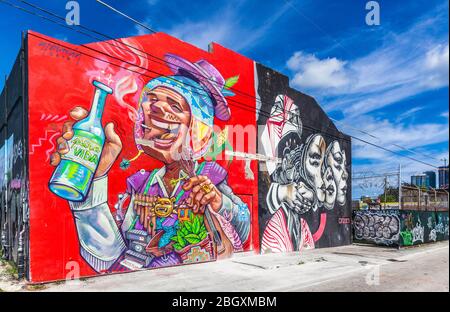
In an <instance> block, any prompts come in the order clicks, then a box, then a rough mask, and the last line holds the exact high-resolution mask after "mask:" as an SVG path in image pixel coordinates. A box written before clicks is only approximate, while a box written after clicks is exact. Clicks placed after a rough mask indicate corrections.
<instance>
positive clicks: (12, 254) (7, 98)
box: [0, 41, 28, 277]
mask: <svg viewBox="0 0 450 312" xmlns="http://www.w3.org/2000/svg"><path fill="white" fill-rule="evenodd" d="M23 42H25V41H23ZM26 75H27V64H26V48H25V46H22V49H21V50H20V52H19V55H18V56H17V59H16V61H15V63H14V66H13V68H12V70H11V73H10V75H9V77H8V78H7V80H6V81H5V86H4V89H3V91H2V93H1V99H0V104H1V106H0V116H1V121H0V153H1V154H0V162H1V165H0V175H1V179H0V181H1V183H0V184H1V185H0V186H1V202H0V233H1V248H2V253H3V258H5V259H8V260H11V261H14V262H15V263H16V264H17V265H18V271H19V277H24V275H25V274H27V272H28V264H27V258H28V206H27V203H28V182H27V175H28V165H27V164H28V159H27V156H26V155H27V152H26V148H27V146H28V138H27V133H28V125H27V122H28V118H27V116H28V112H27V78H26Z"/></svg>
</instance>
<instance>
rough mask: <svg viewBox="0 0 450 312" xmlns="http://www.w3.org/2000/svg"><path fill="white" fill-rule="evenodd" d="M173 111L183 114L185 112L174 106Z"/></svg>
mask: <svg viewBox="0 0 450 312" xmlns="http://www.w3.org/2000/svg"><path fill="white" fill-rule="evenodd" d="M172 109H173V110H174V111H176V112H177V113H182V112H183V110H182V109H181V107H180V106H178V105H173V106H172Z"/></svg>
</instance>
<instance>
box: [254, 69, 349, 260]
mask: <svg viewBox="0 0 450 312" xmlns="http://www.w3.org/2000/svg"><path fill="white" fill-rule="evenodd" d="M256 69H257V90H258V96H259V101H257V106H258V112H259V113H258V116H257V118H258V121H257V122H258V126H259V127H258V130H259V131H258V139H259V140H258V150H259V151H260V153H261V154H263V155H265V156H267V157H269V158H271V159H275V158H276V160H273V161H270V160H269V161H267V162H265V163H264V162H262V163H260V173H259V180H258V183H259V213H258V216H259V226H260V237H261V249H262V251H263V252H269V251H270V252H289V251H298V250H301V249H302V248H320V247H331V246H340V245H345V244H350V242H351V225H350V221H351V177H350V173H351V142H350V138H349V137H348V136H346V135H344V134H342V133H341V132H339V131H338V130H337V129H336V127H335V125H334V124H333V123H332V121H331V120H330V119H329V118H328V116H327V115H326V113H325V112H324V111H323V110H322V109H321V107H320V106H319V105H318V104H317V102H316V101H315V100H314V99H313V98H312V97H310V96H308V95H306V94H303V93H301V92H298V91H296V90H294V89H291V88H290V87H289V81H288V78H287V77H286V76H284V75H281V74H280V73H278V72H275V71H273V70H271V69H269V68H267V67H264V66H263V65H260V64H258V65H257V66H256Z"/></svg>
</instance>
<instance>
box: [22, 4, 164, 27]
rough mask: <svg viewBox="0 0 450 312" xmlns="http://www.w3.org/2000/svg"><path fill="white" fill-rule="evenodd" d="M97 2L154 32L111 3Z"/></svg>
mask: <svg viewBox="0 0 450 312" xmlns="http://www.w3.org/2000/svg"><path fill="white" fill-rule="evenodd" d="M22 2H23V1H22ZM97 2H98V3H100V4H101V5H104V6H105V7H107V8H108V9H110V10H113V11H114V12H116V13H118V14H120V15H122V16H123V17H126V18H128V19H129V20H131V21H133V22H134V23H136V24H138V25H139V26H141V27H143V28H145V29H147V30H149V31H151V32H152V33H156V31H155V30H153V29H151V28H150V27H148V26H147V25H145V24H143V23H141V22H139V21H137V20H135V19H134V18H132V17H130V16H128V15H126V14H125V13H123V12H121V11H119V10H117V9H115V8H113V7H112V6H111V5H109V4H107V3H105V2H103V1H101V0H97Z"/></svg>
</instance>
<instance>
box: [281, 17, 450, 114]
mask: <svg viewBox="0 0 450 312" xmlns="http://www.w3.org/2000/svg"><path fill="white" fill-rule="evenodd" d="M445 18H446V15H442V14H438V15H436V16H428V15H427V17H426V18H423V19H422V20H419V21H418V22H417V23H416V24H414V25H413V26H411V27H410V28H409V29H408V30H406V31H405V32H403V33H389V34H388V35H386V36H385V38H384V43H383V44H382V45H380V48H378V49H376V50H374V51H373V52H371V53H369V54H367V55H365V56H362V57H359V58H356V59H353V60H340V59H337V58H334V57H329V58H323V59H319V58H317V57H316V56H315V55H311V54H307V53H305V52H303V51H297V52H295V53H294V54H293V55H292V57H291V58H290V59H289V60H288V61H287V67H288V69H290V70H291V71H292V72H293V74H292V79H291V84H292V86H293V87H296V88H298V89H300V90H302V91H306V92H308V93H310V94H312V95H314V96H316V97H318V98H319V100H320V102H321V103H322V105H323V106H324V107H325V109H326V110H329V111H331V110H341V111H342V112H343V113H344V115H345V116H346V117H356V116H358V115H362V114H366V113H369V112H371V111H373V110H376V109H380V108H382V107H385V106H388V105H392V104H394V103H396V102H399V101H401V100H404V99H407V98H409V97H412V96H415V95H417V94H420V93H422V92H426V91H429V90H434V89H438V88H442V87H445V86H448V84H449V80H448V74H449V45H448V38H447V36H445V38H444V37H442V36H441V37H436V36H434V35H433V34H430V33H432V31H430V29H432V28H433V27H435V25H436V24H439V23H441V22H442V20H443V19H445ZM447 19H448V16H447Z"/></svg>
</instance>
